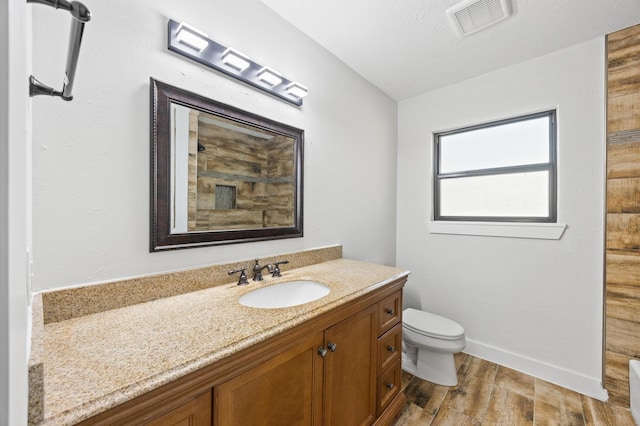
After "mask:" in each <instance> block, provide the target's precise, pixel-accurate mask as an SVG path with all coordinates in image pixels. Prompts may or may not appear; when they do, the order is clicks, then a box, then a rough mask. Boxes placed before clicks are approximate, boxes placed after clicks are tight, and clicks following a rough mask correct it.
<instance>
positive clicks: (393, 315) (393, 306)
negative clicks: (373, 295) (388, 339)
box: [378, 291, 402, 336]
mask: <svg viewBox="0 0 640 426" xmlns="http://www.w3.org/2000/svg"><path fill="white" fill-rule="evenodd" d="M401 319H402V292H401V291H399V292H397V293H394V294H392V295H391V296H389V297H387V298H385V299H383V300H381V301H380V302H379V303H378V325H379V330H378V336H380V335H382V334H383V333H385V332H387V331H388V330H389V329H390V328H391V327H393V326H394V325H396V324H398V323H399V322H400V320H401Z"/></svg>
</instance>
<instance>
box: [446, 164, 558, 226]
mask: <svg viewBox="0 0 640 426" xmlns="http://www.w3.org/2000/svg"><path fill="white" fill-rule="evenodd" d="M440 214H441V215H443V216H492V217H509V216H513V217H547V216H548V215H549V172H547V171H542V172H531V173H512V174H499V175H488V176H475V177H462V178H455V179H446V180H443V181H442V185H441V187H440Z"/></svg>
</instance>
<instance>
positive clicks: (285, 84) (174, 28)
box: [167, 19, 309, 106]
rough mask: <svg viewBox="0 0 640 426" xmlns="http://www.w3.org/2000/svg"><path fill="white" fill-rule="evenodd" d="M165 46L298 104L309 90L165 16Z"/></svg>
mask: <svg viewBox="0 0 640 426" xmlns="http://www.w3.org/2000/svg"><path fill="white" fill-rule="evenodd" d="M167 48H168V49H169V50H171V51H173V52H176V53H178V54H180V55H182V56H184V57H187V58H189V59H192V60H194V61H196V62H200V63H201V64H203V65H206V66H208V67H210V68H213V69H214V70H216V71H219V72H222V73H223V74H226V75H228V76H230V77H233V78H236V79H238V80H240V81H242V82H243V83H246V84H249V85H250V86H253V87H255V88H257V89H260V90H264V91H265V92H267V93H270V94H272V95H273V96H276V97H278V98H280V99H283V100H285V101H287V102H290V103H292V104H294V105H298V106H300V105H302V98H304V97H305V96H306V95H307V94H308V93H309V90H308V89H307V88H306V87H305V86H303V85H302V84H300V83H297V82H295V81H293V80H289V79H288V78H286V77H284V76H283V75H282V74H280V73H279V72H277V71H275V70H274V69H273V68H270V67H267V66H263V65H260V64H258V63H256V62H253V61H252V60H251V59H250V58H249V57H248V56H246V55H244V54H242V53H240V52H238V51H237V50H235V49H233V48H231V47H226V46H223V45H221V44H219V43H216V42H215V41H213V40H211V39H210V38H209V36H207V35H206V34H205V33H204V32H202V31H200V30H198V29H196V28H193V27H192V26H190V25H187V24H185V23H179V22H177V21H174V20H173V19H170V20H169V28H168V42H167Z"/></svg>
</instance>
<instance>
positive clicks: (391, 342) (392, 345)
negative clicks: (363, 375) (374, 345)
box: [378, 324, 402, 375]
mask: <svg viewBox="0 0 640 426" xmlns="http://www.w3.org/2000/svg"><path fill="white" fill-rule="evenodd" d="M401 353H402V324H396V325H395V326H393V328H392V329H391V330H389V331H387V332H386V333H385V334H383V335H382V337H380V338H379V339H378V375H380V374H382V372H383V371H385V370H386V369H387V368H389V366H390V365H391V364H393V363H394V362H395V361H397V360H398V359H400V354H401Z"/></svg>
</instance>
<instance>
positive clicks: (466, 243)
mask: <svg viewBox="0 0 640 426" xmlns="http://www.w3.org/2000/svg"><path fill="white" fill-rule="evenodd" d="M604 58H605V56H604V40H601V39H598V40H594V41H590V42H587V43H583V44H580V45H577V46H575V47H571V48H569V49H566V50H561V51H558V52H555V53H553V54H550V55H548V56H544V57H541V58H538V59H535V60H532V61H528V62H525V63H521V64H519V65H515V66H512V67H509V68H505V69H500V70H497V71H495V72H492V73H489V74H486V75H482V76H479V77H477V78H474V79H471V80H468V81H464V82H461V83H459V84H456V85H453V86H450V87H446V88H443V89H440V90H436V91H433V92H430V93H427V94H424V95H422V96H418V97H415V98H412V99H409V100H406V101H403V102H401V103H400V104H399V106H398V128H399V145H398V227H397V234H398V236H397V241H398V243H397V264H398V265H400V266H402V267H404V268H408V269H410V270H411V271H412V275H411V277H410V279H409V284H408V287H407V290H406V292H405V304H406V305H408V306H412V307H421V308H423V309H425V310H429V311H432V312H435V313H438V314H442V315H445V316H447V317H450V318H452V319H454V320H456V321H458V322H459V323H460V324H462V325H463V326H464V327H465V330H466V336H467V339H468V344H467V348H466V351H467V352H469V353H471V354H474V355H478V356H481V357H483V358H486V359H489V360H493V361H497V362H499V363H501V364H504V365H507V366H510V367H512V368H515V369H519V370H521V371H525V372H527V373H529V374H532V375H534V376H538V377H541V378H544V379H547V380H549V381H552V382H555V383H558V384H560V385H563V386H565V387H568V388H572V389H575V390H577V391H580V392H582V393H585V394H588V395H592V396H595V397H598V398H604V397H605V396H606V393H605V391H604V390H603V389H602V386H601V377H602V373H601V363H602V309H603V307H602V303H603V301H602V293H603V238H604V237H603V234H604V231H603V226H604V225H603V217H604V214H603V208H604V207H603V198H604V188H603V187H604V184H603V182H604V152H605V138H604V134H605V130H604V129H605V127H604V126H605V112H604V107H605V87H604V81H605V74H604V73H605V62H604V60H605V59H604ZM434 66H436V65H434ZM443 66H446V64H444V65H443ZM550 108H557V109H558V132H559V134H558V194H559V195H558V221H559V222H560V223H566V224H567V229H566V231H565V232H564V235H563V237H562V239H561V240H533V239H516V238H498V237H478V236H462V235H436V234H429V233H428V231H427V226H426V224H427V221H428V220H429V219H430V218H431V216H432V187H431V185H432V183H431V182H432V180H431V179H432V178H431V174H432V167H431V166H432V149H433V141H432V134H433V132H436V131H441V130H446V129H452V128H457V127H460V126H466V125H471V124H476V123H483V122H487V121H492V120H496V119H500V118H506V117H512V116H516V115H520V114H525V113H529V112H535V111H541V110H545V109H550Z"/></svg>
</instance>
